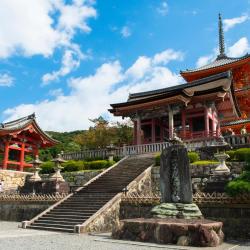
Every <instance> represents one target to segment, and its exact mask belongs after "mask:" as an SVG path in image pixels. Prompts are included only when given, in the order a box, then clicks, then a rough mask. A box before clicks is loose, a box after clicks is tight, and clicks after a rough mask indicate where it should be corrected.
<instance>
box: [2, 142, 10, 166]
mask: <svg viewBox="0 0 250 250" xmlns="http://www.w3.org/2000/svg"><path fill="white" fill-rule="evenodd" d="M9 145H10V142H9V141H6V142H5V146H4V158H3V169H7V165H8V160H9Z"/></svg>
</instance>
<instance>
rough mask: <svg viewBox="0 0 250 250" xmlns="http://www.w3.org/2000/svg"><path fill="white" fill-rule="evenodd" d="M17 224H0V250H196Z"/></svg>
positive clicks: (234, 248)
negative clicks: (41, 229) (57, 231)
mask: <svg viewBox="0 0 250 250" xmlns="http://www.w3.org/2000/svg"><path fill="white" fill-rule="evenodd" d="M19 224H20V223H17V222H4V221H0V250H34V249H35V250H78V249H79V250H80V249H81V250H128V249H129V250H159V249H165V250H198V249H200V248H195V247H178V246H173V245H156V244H149V243H140V242H131V241H118V240H113V239H111V238H110V236H109V234H93V235H86V234H83V235H76V234H67V233H55V232H48V231H38V230H30V229H22V228H18V225H19ZM202 249H204V250H208V249H209V250H212V249H216V250H250V241H249V242H245V243H238V242H235V243H224V244H223V245H221V246H220V247H217V248H211V247H210V248H202Z"/></svg>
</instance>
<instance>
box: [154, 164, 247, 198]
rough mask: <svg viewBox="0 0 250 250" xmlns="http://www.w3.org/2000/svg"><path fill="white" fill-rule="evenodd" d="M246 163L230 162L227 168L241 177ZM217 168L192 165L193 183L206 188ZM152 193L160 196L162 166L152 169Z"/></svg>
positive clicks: (214, 166) (214, 165)
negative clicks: (210, 176)
mask: <svg viewBox="0 0 250 250" xmlns="http://www.w3.org/2000/svg"><path fill="white" fill-rule="evenodd" d="M244 165H245V163H244V162H229V163H227V166H228V167H229V168H230V171H231V173H232V174H236V175H239V174H241V173H242V170H243V168H244ZM216 167H217V165H216V164H210V165H194V164H190V173H191V178H192V183H195V184H196V185H198V186H205V185H206V182H207V179H208V177H209V175H210V173H211V172H212V171H213V170H214V169H215V168H216ZM151 176H152V180H151V181H152V192H153V194H156V195H160V166H154V167H152V171H151Z"/></svg>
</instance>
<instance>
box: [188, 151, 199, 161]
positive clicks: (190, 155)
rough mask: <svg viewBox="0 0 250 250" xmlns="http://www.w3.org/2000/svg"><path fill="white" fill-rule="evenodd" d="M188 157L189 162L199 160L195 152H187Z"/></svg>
mask: <svg viewBox="0 0 250 250" xmlns="http://www.w3.org/2000/svg"><path fill="white" fill-rule="evenodd" d="M188 158H189V161H190V163H193V162H195V161H199V160H200V156H199V154H198V153H196V152H188Z"/></svg>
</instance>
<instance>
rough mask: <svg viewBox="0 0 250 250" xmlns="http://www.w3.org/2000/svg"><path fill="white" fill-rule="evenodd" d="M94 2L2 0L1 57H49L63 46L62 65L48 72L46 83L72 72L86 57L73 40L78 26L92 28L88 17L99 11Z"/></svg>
mask: <svg viewBox="0 0 250 250" xmlns="http://www.w3.org/2000/svg"><path fill="white" fill-rule="evenodd" d="M66 2H67V3H66ZM92 2H93V1H81V0H71V1H66V0H35V1H30V0H1V1H0V16H1V22H0V58H8V57H11V56H13V55H16V54H19V55H22V56H34V55H42V56H44V57H49V56H52V55H53V53H54V52H55V50H56V49H61V50H62V52H63V58H62V66H61V68H60V69H59V70H58V71H55V72H52V73H47V74H45V75H44V76H43V82H44V83H46V84H47V83H48V82H49V81H52V80H57V79H58V78H59V77H61V76H65V75H67V74H69V73H70V72H71V71H72V70H73V69H74V68H76V67H78V66H79V64H80V61H81V59H83V58H84V57H83V56H82V53H81V51H80V49H79V46H78V45H76V44H74V43H73V42H72V40H73V38H74V36H75V33H76V31H77V30H80V31H82V32H85V33H86V32H90V31H91V29H90V27H89V26H88V25H87V21H88V19H89V18H94V17H96V15H97V14H96V10H95V9H94V7H93V6H92V4H93V3H92Z"/></svg>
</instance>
